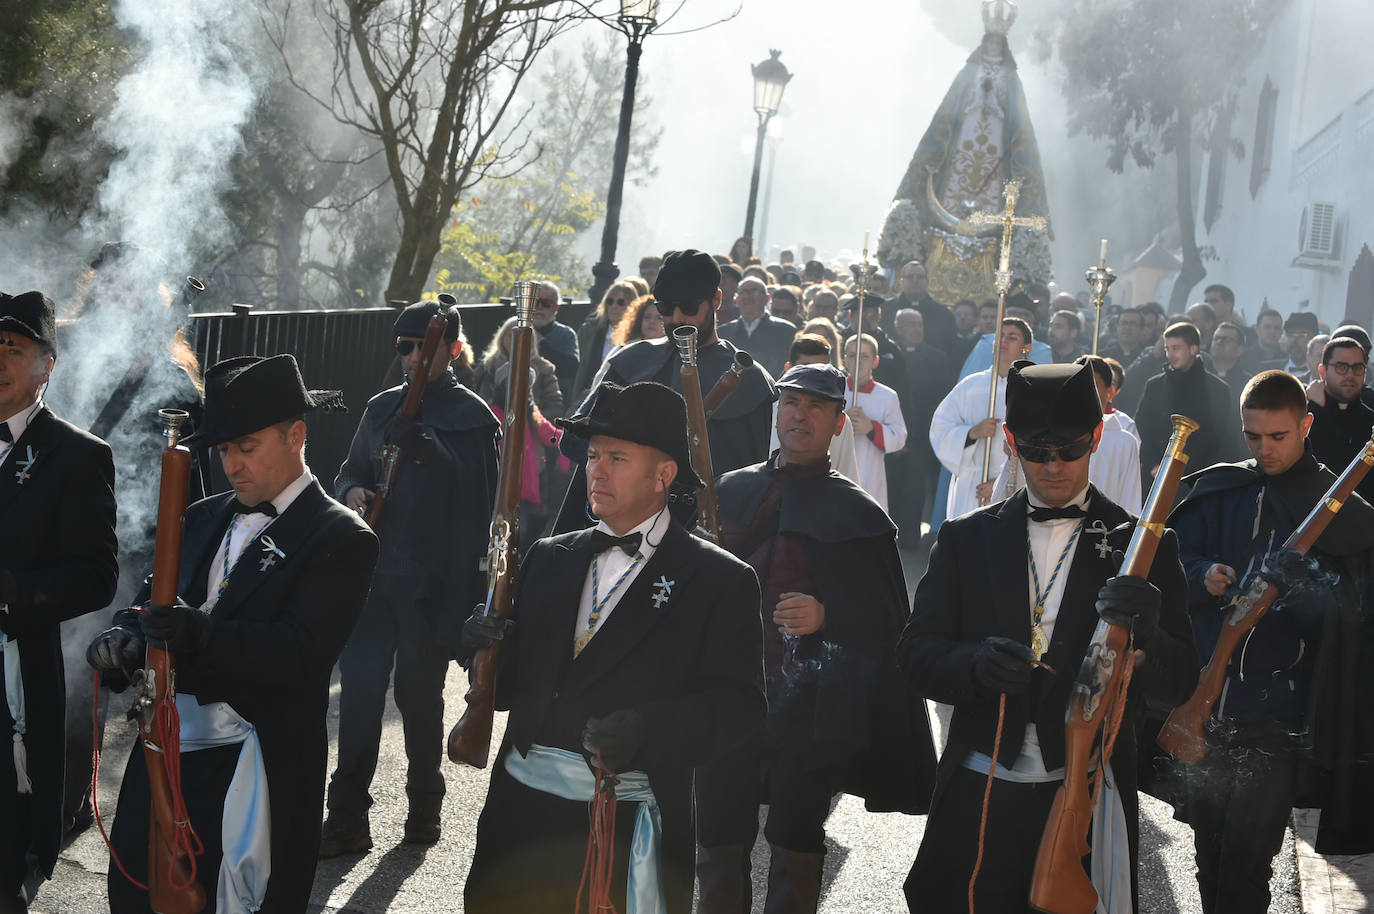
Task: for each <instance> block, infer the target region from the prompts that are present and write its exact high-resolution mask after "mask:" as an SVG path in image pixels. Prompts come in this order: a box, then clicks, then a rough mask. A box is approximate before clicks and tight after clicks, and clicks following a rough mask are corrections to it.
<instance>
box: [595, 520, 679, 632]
mask: <svg viewBox="0 0 1374 914" xmlns="http://www.w3.org/2000/svg"><path fill="white" fill-rule="evenodd" d="M670 523H672V517H671V516H670V515H669V514H668V511H667V509H666V508H665V509H664V510H663V511H660V512H659V513H657V514H655V515H654V516H653V517H650V518H649V519H648V520H646V521H644V522H643V523H641V524H640V525H639V526H637V527H635V528H633V529H631V530H629V531H627V533H626V535H627V536H628V535H629V534H630V533H638V534H640V540H639V551H638V553H636V555H639V556H643V558H641V559H640V560H639V564H638V565H635V564H634V561H635V556H631V555H626V554H625V550H624V549H621V548H620V547H618V546H613V547H611V548H610V549H607V550H606V551H605V552H602V553H600V554H598V555H596V556H594V557H593V558H592V562H593V563H594V564H595V565H596V569H597V582H598V588H599V591H598V594H597V595H598V597H599V598H600V599H602V600H605V601H606V605H605V606H603V607H602V608H601V616H600V618H598V619H597V621H596V623H595V624H593V625H592V627H591V633H592V636H593V637H595V635H596V633H597V632H599V631H601V628H602V626H604V625H605V624H606V620H607V619H609V618H610V617H611V613H613V612H614V611H615V608H616V606H617V605H619V603H620V598H621V597H622V596H624V595H625V591H627V590H629V589H630V585H631V584H633V583H634V582H635V578H637V577H639V574H640V572H642V571H643V570H644V566H645V565H647V564H649V559H651V558H653V555H654V551H655V550H656V549H657V548H658V546H659V544H660V543H662V542H663V536H664V534H666V533H667V532H668V525H669V524H670ZM596 529H597V530H602V531H604V532H606V533H608V534H610V535H611V536H616V535H617V534H616V533H615V531H613V530H612V529H611V528H610V527H608V526H606V523H605V522H604V521H599V522H598V523H597V525H596ZM631 565H634V568H633V569H632V570H631V571H630V573H629V574H627V575H625V580H623V581H620V576H621V575H622V574H625V571H626V569H628V568H630V566H631ZM617 581H620V586H619V587H616V582H617ZM613 587H615V591H614V593H612V592H611V588H613ZM608 594H609V599H607V595H608ZM591 617H592V569H591V566H588V568H587V578H586V580H584V581H583V582H582V597H581V599H580V600H579V601H578V603H577V624H576V625H575V626H574V628H573V630H572V636H573V637H574V638H576V637H577V635H578V634H579V633H580V632H583V631H586V630H587V627H588V622H589V620H590V619H591Z"/></svg>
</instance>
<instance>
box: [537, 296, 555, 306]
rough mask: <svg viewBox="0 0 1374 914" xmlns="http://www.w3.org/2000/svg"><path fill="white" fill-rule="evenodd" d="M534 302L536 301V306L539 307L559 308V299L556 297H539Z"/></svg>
mask: <svg viewBox="0 0 1374 914" xmlns="http://www.w3.org/2000/svg"><path fill="white" fill-rule="evenodd" d="M534 303H535V306H536V307H539V308H557V307H558V299H556V298H537V299H535V302H534Z"/></svg>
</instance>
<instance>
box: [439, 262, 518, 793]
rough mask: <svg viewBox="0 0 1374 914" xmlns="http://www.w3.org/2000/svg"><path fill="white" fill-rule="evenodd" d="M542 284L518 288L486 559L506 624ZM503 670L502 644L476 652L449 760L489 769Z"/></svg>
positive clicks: (491, 612) (490, 608)
mask: <svg viewBox="0 0 1374 914" xmlns="http://www.w3.org/2000/svg"><path fill="white" fill-rule="evenodd" d="M538 285H539V284H538V283H533V282H517V283H516V284H515V295H514V300H515V329H514V331H513V332H512V334H511V342H510V382H509V384H508V391H507V398H506V428H505V436H504V438H503V440H502V443H501V470H500V472H499V474H498V475H497V478H496V506H495V508H494V509H493V511H492V517H491V539H490V543H489V546H488V548H487V557H486V559H484V562H485V564H486V572H487V599H486V602H485V603H484V604H483V605H482V606H479V607H477V610H476V611H478V612H481V613H482V614H483V615H485V616H487V617H488V618H491V619H494V620H498V621H504V620H505V619H507V618H509V617H510V612H511V607H513V606H514V605H515V594H516V589H517V587H518V585H519V579H520V488H521V482H522V481H523V475H524V465H525V429H526V427H527V425H528V421H529V402H530V354H531V352H533V350H534V325H533V323H532V321H531V316H532V315H533V314H534V300H535V298H536V296H537V294H538V291H537V290H538ZM500 668H501V642H500V641H495V642H492V644H491V646H490V647H486V648H483V649H482V650H480V651H478V652H477V654H476V656H475V657H473V659H472V668H471V669H470V670H469V671H468V692H467V695H465V696H464V700H465V701H467V703H468V707H467V710H465V711H464V712H463V716H462V717H461V718H459V720H458V723H456V724H454V725H453V729H452V730H451V731H450V732H449V735H448V757H449V759H450V760H451V761H454V762H457V763H458V764H460V765H471V766H472V767H474V768H485V767H487V756H488V755H490V753H491V723H492V716H493V714H494V713H495V711H496V676H497V673H498V672H499V670H500Z"/></svg>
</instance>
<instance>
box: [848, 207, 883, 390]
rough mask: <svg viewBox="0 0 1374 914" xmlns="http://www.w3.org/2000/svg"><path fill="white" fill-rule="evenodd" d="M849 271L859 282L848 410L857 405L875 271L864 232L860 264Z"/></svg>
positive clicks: (855, 299)
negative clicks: (870, 281) (866, 312)
mask: <svg viewBox="0 0 1374 914" xmlns="http://www.w3.org/2000/svg"><path fill="white" fill-rule="evenodd" d="M849 269H850V270H852V271H853V272H854V274H855V276H856V277H857V278H858V280H859V291H858V293H857V294H856V295H855V298H854V301H855V308H854V311H855V313H856V314H857V315H858V318H857V321H856V323H855V324H854V367H853V368H851V369H850V371H849V379H850V381H851V382H853V384H854V396H853V397H851V398H850V402H849V408H850V409H854V408H855V407H857V406H858V405H859V363H860V362H862V361H863V358H864V340H863V336H864V300H865V299H867V298H868V278H869V277H870V276H872V275H873V273H874V272H875V271H876V270H875V268H874V266H873V264H871V263H869V262H868V232H864V250H863V260H862V262H860V263H856V264H852V265H851V266H850V267H849ZM874 354H875V355H876V354H877V353H874ZM840 355H841V356H843V355H844V352H843V351H841V353H840Z"/></svg>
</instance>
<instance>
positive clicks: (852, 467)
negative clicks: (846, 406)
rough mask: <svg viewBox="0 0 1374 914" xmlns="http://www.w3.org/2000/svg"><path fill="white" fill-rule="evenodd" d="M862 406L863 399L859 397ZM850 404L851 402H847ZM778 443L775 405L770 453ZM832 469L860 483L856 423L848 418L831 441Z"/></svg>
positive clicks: (770, 434) (774, 408) (776, 447)
mask: <svg viewBox="0 0 1374 914" xmlns="http://www.w3.org/2000/svg"><path fill="white" fill-rule="evenodd" d="M859 400H860V405H862V401H863V397H862V395H861V396H860V397H859ZM845 402H846V403H848V402H849V401H847V400H846V401H845ZM780 444H781V443H780V442H779V441H778V404H776V403H774V404H773V430H772V431H771V432H770V433H769V440H768V453H770V454H771V453H773V452H774V451H776V450H777V449H778V447H779V446H780ZM830 469H832V470H834V471H835V472H836V473H839V474H840V475H841V476H843V477H845V478H846V479H848V480H849V481H850V482H853V483H855V484H856V485H860V487H862V484H861V483H859V465H858V463H857V462H856V461H855V458H854V423H852V422H850V421H849V419H848V417H846V418H845V420H844V427H843V428H841V429H840V433H839V434H838V435H836V436H835V437H834V438H831V439H830Z"/></svg>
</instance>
